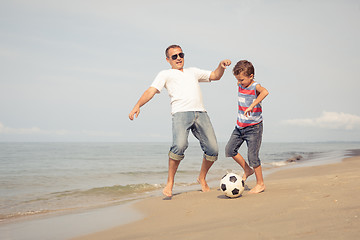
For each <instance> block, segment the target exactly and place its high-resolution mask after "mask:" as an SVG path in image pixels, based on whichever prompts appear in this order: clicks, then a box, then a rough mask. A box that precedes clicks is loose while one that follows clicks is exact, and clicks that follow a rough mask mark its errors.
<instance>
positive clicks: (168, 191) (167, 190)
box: [163, 184, 173, 197]
mask: <svg viewBox="0 0 360 240" xmlns="http://www.w3.org/2000/svg"><path fill="white" fill-rule="evenodd" d="M172 187H173V186H172V185H171V184H166V186H165V187H164V189H163V194H164V195H165V196H167V197H171V196H172Z"/></svg>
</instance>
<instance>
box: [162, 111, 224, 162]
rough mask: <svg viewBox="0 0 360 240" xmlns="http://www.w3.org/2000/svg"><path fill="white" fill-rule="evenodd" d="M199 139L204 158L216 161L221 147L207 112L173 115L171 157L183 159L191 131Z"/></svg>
mask: <svg viewBox="0 0 360 240" xmlns="http://www.w3.org/2000/svg"><path fill="white" fill-rule="evenodd" d="M190 130H191V132H192V133H193V135H194V136H195V137H196V138H197V139H198V140H199V142H200V146H201V149H202V150H203V152H204V158H205V159H206V160H208V161H212V162H213V161H216V160H217V158H218V153H219V147H218V144H217V140H216V136H215V132H214V129H213V126H212V124H211V122H210V118H209V116H208V115H207V113H206V112H194V111H189V112H177V113H174V114H173V115H172V131H173V144H172V146H171V148H170V151H169V158H171V159H174V160H182V159H183V158H184V157H185V155H184V152H185V150H186V149H187V147H188V137H189V131H190Z"/></svg>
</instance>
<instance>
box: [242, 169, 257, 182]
mask: <svg viewBox="0 0 360 240" xmlns="http://www.w3.org/2000/svg"><path fill="white" fill-rule="evenodd" d="M254 172H255V171H254V169H252V168H248V169H246V170H244V175H243V177H242V180H244V182H245V181H246V179H247V178H248V177H249V176H251V175H253V174H254Z"/></svg>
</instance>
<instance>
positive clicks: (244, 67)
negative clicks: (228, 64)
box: [233, 60, 255, 77]
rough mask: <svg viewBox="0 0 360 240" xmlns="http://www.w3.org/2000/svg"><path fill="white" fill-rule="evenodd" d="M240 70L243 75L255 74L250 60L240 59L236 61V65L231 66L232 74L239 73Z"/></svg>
mask: <svg viewBox="0 0 360 240" xmlns="http://www.w3.org/2000/svg"><path fill="white" fill-rule="evenodd" d="M241 72H243V74H244V75H245V76H248V77H249V76H250V75H251V74H254V75H255V69H254V66H253V65H252V63H251V62H249V61H247V60H241V61H238V62H237V63H236V65H235V66H234V68H233V74H234V75H239V74H240V73H241Z"/></svg>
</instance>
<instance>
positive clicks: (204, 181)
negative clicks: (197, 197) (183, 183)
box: [197, 178, 210, 192]
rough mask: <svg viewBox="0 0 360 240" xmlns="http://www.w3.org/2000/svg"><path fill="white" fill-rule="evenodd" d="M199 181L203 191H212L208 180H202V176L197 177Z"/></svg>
mask: <svg viewBox="0 0 360 240" xmlns="http://www.w3.org/2000/svg"><path fill="white" fill-rule="evenodd" d="M197 181H198V183H199V184H200V185H201V191H203V192H210V187H209V186H208V185H207V182H206V180H205V179H204V180H200V178H198V179H197Z"/></svg>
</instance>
